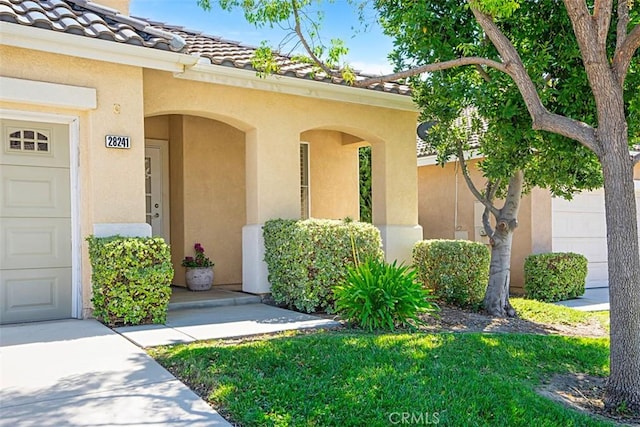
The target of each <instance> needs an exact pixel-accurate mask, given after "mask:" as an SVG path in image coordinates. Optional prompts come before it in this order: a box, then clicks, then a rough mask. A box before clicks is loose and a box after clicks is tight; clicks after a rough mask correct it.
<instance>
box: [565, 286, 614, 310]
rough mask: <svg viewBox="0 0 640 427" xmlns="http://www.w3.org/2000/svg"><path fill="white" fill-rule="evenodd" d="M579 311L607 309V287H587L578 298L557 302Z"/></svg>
mask: <svg viewBox="0 0 640 427" xmlns="http://www.w3.org/2000/svg"><path fill="white" fill-rule="evenodd" d="M556 304H558V305H564V306H565V307H571V308H574V309H576V310H580V311H606V310H609V288H589V289H587V290H585V292H584V295H582V296H581V297H578V298H574V299H570V300H566V301H560V302H557V303H556Z"/></svg>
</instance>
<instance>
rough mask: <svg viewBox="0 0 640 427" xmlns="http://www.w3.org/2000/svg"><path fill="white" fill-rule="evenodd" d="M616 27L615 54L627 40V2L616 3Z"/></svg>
mask: <svg viewBox="0 0 640 427" xmlns="http://www.w3.org/2000/svg"><path fill="white" fill-rule="evenodd" d="M617 13H618V25H617V26H616V52H617V51H618V50H620V47H621V46H622V44H623V43H624V41H625V39H626V38H627V27H628V26H629V19H630V18H629V3H628V2H627V0H619V1H618V10H617Z"/></svg>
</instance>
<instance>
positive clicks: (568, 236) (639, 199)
mask: <svg viewBox="0 0 640 427" xmlns="http://www.w3.org/2000/svg"><path fill="white" fill-rule="evenodd" d="M637 186H638V184H636V187H637ZM639 205H640V191H636V206H639ZM551 206H552V223H553V226H552V230H553V234H552V249H553V251H556V252H577V253H581V254H583V255H584V256H586V257H587V260H588V262H589V264H588V274H587V287H601V286H608V277H607V274H608V272H607V239H606V236H607V230H606V220H605V204H604V192H603V190H597V191H593V192H586V193H581V194H577V195H576V196H575V197H574V199H573V200H572V201H566V200H562V199H555V198H554V199H552V204H551ZM638 223H639V224H640V210H639V211H638ZM639 241H640V238H639Z"/></svg>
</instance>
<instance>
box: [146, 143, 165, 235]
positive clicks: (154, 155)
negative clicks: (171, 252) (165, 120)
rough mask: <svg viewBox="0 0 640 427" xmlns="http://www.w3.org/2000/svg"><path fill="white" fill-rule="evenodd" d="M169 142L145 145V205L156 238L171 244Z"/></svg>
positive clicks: (148, 221)
mask: <svg viewBox="0 0 640 427" xmlns="http://www.w3.org/2000/svg"><path fill="white" fill-rule="evenodd" d="M168 165H169V158H168V143H167V141H159V140H147V141H146V143H145V155H144V170H145V205H146V218H147V224H149V225H150V226H151V233H152V235H153V236H154V237H162V238H163V239H164V240H165V242H167V243H169V218H168V217H169V180H168Z"/></svg>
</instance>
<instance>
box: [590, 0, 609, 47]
mask: <svg viewBox="0 0 640 427" xmlns="http://www.w3.org/2000/svg"><path fill="white" fill-rule="evenodd" d="M612 10H613V0H595V4H594V6H593V19H594V20H595V22H596V26H597V28H596V31H597V32H598V45H600V46H604V45H605V44H606V43H607V35H608V34H609V26H610V25H611V14H612Z"/></svg>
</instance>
